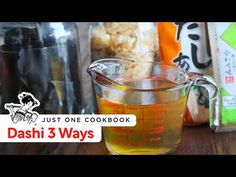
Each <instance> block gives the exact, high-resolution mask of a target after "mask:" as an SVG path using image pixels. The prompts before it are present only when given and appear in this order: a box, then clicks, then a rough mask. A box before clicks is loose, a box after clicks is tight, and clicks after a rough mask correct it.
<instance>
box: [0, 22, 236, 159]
mask: <svg viewBox="0 0 236 177" xmlns="http://www.w3.org/2000/svg"><path fill="white" fill-rule="evenodd" d="M78 26H79V30H80V31H79V33H80V41H81V46H80V48H81V59H82V62H81V64H82V65H84V66H85V67H83V68H82V70H83V71H82V72H83V73H84V74H85V73H86V66H87V65H88V64H89V62H90V61H89V50H88V49H89V46H88V35H87V34H88V27H89V23H78ZM83 78H84V79H87V80H86V81H85V83H87V85H86V86H85V90H89V88H91V85H89V84H91V80H89V77H88V76H87V75H86V74H85V75H84V76H83ZM86 96H88V98H87V100H90V97H89V96H91V95H89V94H87V95H86ZM0 154H2V155H3V154H31V155H34V154H37V155H38V154H45V155H48V154H50V155H59V154H60V155H61V154H63V155H90V154H91V155H108V154H109V152H108V151H107V149H106V146H105V144H104V142H101V143H0ZM173 154H176V155H195V154H198V155H200V154H201V155H202V154H203V155H205V154H236V132H227V133H214V132H212V130H211V129H210V128H209V126H208V125H202V126H195V127H184V129H183V136H182V141H181V144H180V145H179V147H178V148H177V149H176V151H175V152H174V153H173Z"/></svg>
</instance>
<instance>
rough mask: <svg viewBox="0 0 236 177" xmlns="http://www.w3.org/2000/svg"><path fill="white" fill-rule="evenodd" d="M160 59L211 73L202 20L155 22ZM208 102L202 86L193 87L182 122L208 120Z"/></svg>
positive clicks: (205, 29)
mask: <svg viewBox="0 0 236 177" xmlns="http://www.w3.org/2000/svg"><path fill="white" fill-rule="evenodd" d="M157 29H158V36H159V45H160V61H162V62H164V63H167V64H171V65H176V66H179V67H180V68H182V69H183V70H185V71H187V72H198V73H202V74H209V75H212V72H213V68H212V60H211V56H210V48H209V41H208V33H207V28H206V23H202V22H158V23H157ZM208 107H209V101H208V93H207V91H206V90H205V89H203V88H201V87H198V86H194V87H193V88H192V89H191V91H190V93H189V99H188V110H187V111H186V116H185V120H184V123H185V125H195V124H202V123H207V122H209V115H208V113H209V110H208Z"/></svg>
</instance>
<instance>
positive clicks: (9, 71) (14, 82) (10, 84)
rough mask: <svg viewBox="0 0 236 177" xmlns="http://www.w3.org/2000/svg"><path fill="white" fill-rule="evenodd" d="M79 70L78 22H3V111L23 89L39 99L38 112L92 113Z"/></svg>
mask: <svg viewBox="0 0 236 177" xmlns="http://www.w3.org/2000/svg"><path fill="white" fill-rule="evenodd" d="M80 72H81V71H80V48H79V37H78V30H77V26H76V24H75V23H61V22H57V23H54V22H53V23H51V22H43V23H35V22H29V23H28V22H27V23H26V22H24V23H21V22H17V23H14V22H7V23H5V22H4V23H0V100H1V101H0V113H8V111H7V110H5V109H4V104H5V103H19V100H18V98H17V96H18V94H20V93H21V92H29V93H31V94H33V95H34V97H35V98H37V99H38V100H39V101H40V106H39V107H38V108H36V109H35V110H36V111H37V112H39V113H43V114H47V113H48V114H49V113H53V114H57V113H58V114H62V113H66V114H72V113H77V114H79V113H89V112H90V108H89V107H88V105H85V104H84V94H85V93H84V90H83V89H82V87H81V84H83V81H82V80H81V73H80Z"/></svg>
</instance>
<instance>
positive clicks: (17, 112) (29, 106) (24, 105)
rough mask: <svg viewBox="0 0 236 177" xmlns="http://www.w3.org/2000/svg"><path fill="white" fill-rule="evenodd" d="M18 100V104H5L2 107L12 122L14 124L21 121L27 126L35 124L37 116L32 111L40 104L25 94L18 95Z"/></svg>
mask: <svg viewBox="0 0 236 177" xmlns="http://www.w3.org/2000/svg"><path fill="white" fill-rule="evenodd" d="M18 99H19V102H20V104H15V103H7V104H5V106H4V107H5V109H7V110H8V111H9V115H10V117H11V120H12V122H14V123H15V124H16V123H18V122H21V121H22V122H23V121H24V122H27V123H28V124H31V123H32V122H33V123H35V121H36V120H37V118H38V116H39V114H38V113H37V112H35V111H32V110H33V109H34V108H35V107H38V106H39V105H40V102H39V101H38V100H37V99H36V98H35V97H34V96H33V95H32V94H31V93H27V92H22V93H21V94H19V95H18Z"/></svg>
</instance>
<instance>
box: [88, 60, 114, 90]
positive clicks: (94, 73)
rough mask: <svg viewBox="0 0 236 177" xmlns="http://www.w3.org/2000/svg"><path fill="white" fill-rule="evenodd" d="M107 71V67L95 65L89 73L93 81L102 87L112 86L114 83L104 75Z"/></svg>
mask: <svg viewBox="0 0 236 177" xmlns="http://www.w3.org/2000/svg"><path fill="white" fill-rule="evenodd" d="M105 69H106V66H105V65H103V64H100V63H94V64H91V65H90V66H89V68H88V69H87V72H88V73H89V75H90V76H91V78H92V79H93V81H95V82H97V83H99V84H101V85H110V84H112V83H113V82H112V80H111V79H110V78H108V77H107V76H106V75H105V74H104V73H103V72H104V70H105Z"/></svg>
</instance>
